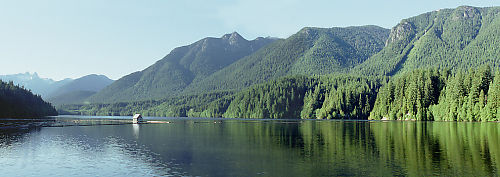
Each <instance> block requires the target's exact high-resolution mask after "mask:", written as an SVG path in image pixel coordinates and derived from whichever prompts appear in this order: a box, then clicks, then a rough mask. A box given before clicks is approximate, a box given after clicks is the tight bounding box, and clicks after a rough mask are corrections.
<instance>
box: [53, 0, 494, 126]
mask: <svg viewBox="0 0 500 177" xmlns="http://www.w3.org/2000/svg"><path fill="white" fill-rule="evenodd" d="M499 16H500V8H499V7H489V8H476V7H469V6H462V7H458V8H456V9H441V10H438V11H434V12H429V13H425V14H422V15H419V16H416V17H412V18H409V19H405V20H402V22H401V23H400V24H398V25H397V26H395V27H394V28H393V29H392V30H391V32H390V34H389V33H388V30H386V29H383V28H380V27H376V26H363V27H348V28H331V29H321V28H304V29H302V30H301V31H299V32H298V33H297V34H294V35H292V36H291V37H289V38H287V39H282V40H278V41H276V42H273V43H271V44H269V45H267V46H265V47H262V48H261V49H260V50H257V51H256V52H254V53H252V54H250V55H248V56H246V57H243V58H241V59H239V60H237V61H235V62H234V63H232V64H228V65H226V67H223V68H221V69H220V70H217V71H215V70H214V71H213V72H212V73H211V74H210V75H208V76H205V77H197V78H196V79H195V78H194V76H193V79H191V80H190V82H189V84H184V85H183V87H182V89H179V91H178V92H177V93H179V94H178V95H173V96H171V97H168V98H165V97H166V96H165V95H163V97H161V98H164V99H156V100H151V101H141V102H122V103H111V104H87V105H70V106H65V107H61V109H62V110H69V111H71V112H74V113H78V114H87V115H131V114H133V113H143V114H145V115H153V116H190V117H238V118H305V119H312V118H314V119H318V118H319V119H352V118H354V119H391V120H446V121H498V120H500V105H499V103H500V100H499V99H500V97H499V95H500V94H499V93H500V90H499V89H500V86H499V85H500V84H499V81H500V76H499V74H500V65H499V64H500V59H499V56H500V47H499V46H500V45H498V44H500V37H499V36H500V17H499ZM174 52H175V50H174V51H173V52H172V53H174ZM169 55H171V54H169ZM166 58H168V56H167V57H166ZM159 62H160V61H159ZM159 62H158V63H159ZM163 62H165V61H163ZM155 65H156V64H155ZM153 66H154V65H153ZM153 66H152V67H153ZM145 71H146V70H145ZM143 72H144V71H142V72H138V73H133V74H131V75H129V76H128V77H124V78H123V79H124V80H129V81H132V82H121V83H120V84H122V85H124V86H127V84H129V83H137V81H139V80H141V79H142V76H143ZM164 75H165V74H164ZM158 76H160V75H158ZM161 76H163V75H161ZM152 83H154V82H152ZM113 85H114V84H113ZM113 85H111V86H113ZM143 86H144V89H143V90H133V91H134V92H130V93H136V94H132V95H125V96H137V95H139V96H140V95H143V94H144V92H146V93H147V92H148V91H149V90H150V89H149V88H147V87H145V86H146V85H143ZM130 87H131V86H130ZM108 88H109V87H108ZM126 88H129V87H126ZM141 88H142V87H141ZM180 88H181V87H180ZM111 91H112V90H111ZM121 93H122V92H117V94H116V95H114V97H116V98H120V97H119V96H120V95H119V94H121ZM127 93H129V92H127ZM169 93H172V92H169ZM149 98H153V97H149ZM158 98H160V97H158ZM111 101H113V99H112V100H111Z"/></svg>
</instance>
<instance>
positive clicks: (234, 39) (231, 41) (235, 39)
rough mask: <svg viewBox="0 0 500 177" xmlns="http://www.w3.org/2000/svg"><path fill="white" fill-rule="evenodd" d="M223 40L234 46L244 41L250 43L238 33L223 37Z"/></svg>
mask: <svg viewBox="0 0 500 177" xmlns="http://www.w3.org/2000/svg"><path fill="white" fill-rule="evenodd" d="M221 39H223V40H227V41H228V42H229V44H230V45H234V44H237V43H239V42H242V41H245V42H248V40H246V39H245V38H243V37H242V36H241V35H240V34H238V33H237V32H233V33H231V34H225V35H224V36H222V38H221Z"/></svg>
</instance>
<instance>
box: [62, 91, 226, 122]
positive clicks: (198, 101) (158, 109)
mask: <svg viewBox="0 0 500 177" xmlns="http://www.w3.org/2000/svg"><path fill="white" fill-rule="evenodd" d="M231 93H232V92H230V91H219V92H209V93H204V94H197V95H187V96H178V97H173V98H166V99H162V100H149V101H137V102H119V103H109V104H97V103H96V104H72V105H61V106H59V107H58V111H59V112H60V113H61V114H76V115H91V116H94V115H106V116H130V115H133V114H135V113H141V114H143V115H145V116H157V117H188V115H190V112H192V111H193V110H194V109H205V108H206V107H208V104H207V103H210V102H212V101H214V100H217V99H220V98H222V97H224V96H226V95H229V94H231ZM191 117H193V116H191Z"/></svg>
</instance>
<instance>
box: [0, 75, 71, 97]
mask: <svg viewBox="0 0 500 177" xmlns="http://www.w3.org/2000/svg"><path fill="white" fill-rule="evenodd" d="M0 80H3V81H6V82H8V81H12V82H14V84H17V85H20V86H23V87H24V88H26V89H29V90H31V91H32V92H33V93H34V94H38V95H41V96H42V97H44V98H47V97H48V95H49V94H50V93H52V92H53V91H54V90H56V89H57V88H59V87H61V86H63V85H65V84H67V83H69V82H71V81H72V79H64V80H61V81H54V80H52V79H47V78H40V76H38V74H37V73H36V72H35V73H33V74H31V73H28V72H26V73H19V74H12V75H0Z"/></svg>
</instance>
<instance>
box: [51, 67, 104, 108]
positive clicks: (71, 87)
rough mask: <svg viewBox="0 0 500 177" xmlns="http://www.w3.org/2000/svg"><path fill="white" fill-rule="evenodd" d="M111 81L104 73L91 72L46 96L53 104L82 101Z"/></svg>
mask: <svg viewBox="0 0 500 177" xmlns="http://www.w3.org/2000/svg"><path fill="white" fill-rule="evenodd" d="M111 83H113V80H111V79H109V78H108V77H106V76H104V75H97V74H91V75H87V76H83V77H81V78H78V79H75V80H73V81H71V82H69V83H67V84H65V85H63V86H61V87H59V88H58V89H56V90H55V91H53V92H52V93H51V94H50V95H49V96H48V99H47V100H48V101H49V102H51V103H52V104H54V105H60V104H72V103H82V102H83V101H84V100H85V99H86V98H88V97H90V96H92V95H93V94H95V93H97V92H98V91H100V90H102V89H103V88H105V87H107V86H108V85H110V84H111Z"/></svg>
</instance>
